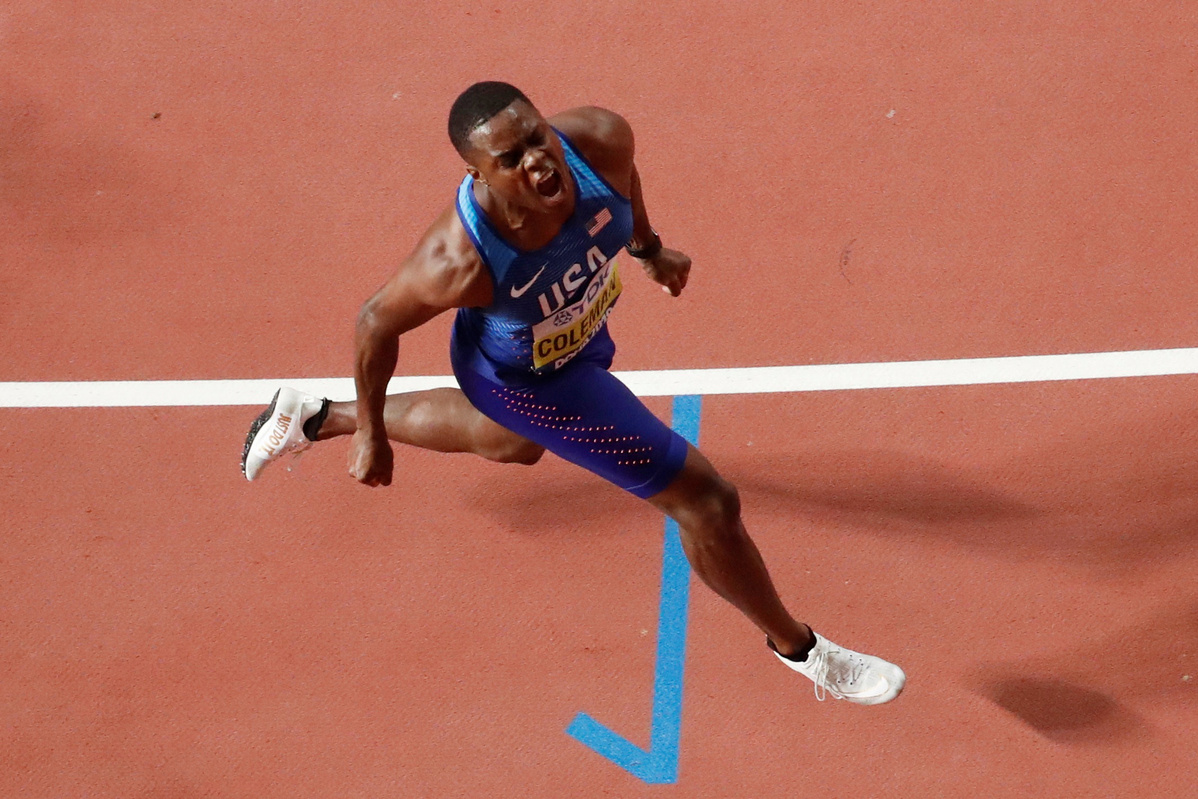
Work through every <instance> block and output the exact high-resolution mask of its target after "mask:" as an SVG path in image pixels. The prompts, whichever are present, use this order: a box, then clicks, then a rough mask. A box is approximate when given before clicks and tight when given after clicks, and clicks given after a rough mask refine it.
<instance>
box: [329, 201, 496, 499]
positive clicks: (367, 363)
mask: <svg viewBox="0 0 1198 799" xmlns="http://www.w3.org/2000/svg"><path fill="white" fill-rule="evenodd" d="M491 290H492V287H491V278H490V274H489V273H488V272H487V269H486V267H485V266H484V265H483V263H482V261H481V260H480V259H479V257H478V254H477V252H475V250H474V248H473V246H472V245H471V244H470V241H469V238H468V237H467V235H466V232H465V230H464V229H463V228H462V226H461V223H460V222H459V220H458V218H457V213H456V211H455V209H454V208H453V207H452V206H451V207H449V208H447V209H446V210H445V211H444V212H443V213H442V214H441V215H440V216H439V217H438V218H437V220H436V221H435V222H434V223H433V224H432V226H431V227H430V228H429V230H428V232H426V233H425V235H424V237H423V238H422V239H421V240H420V243H419V244H417V245H416V248H415V250H414V251H413V252H412V254H411V255H410V256H408V257H407V258H406V259H405V260H404V262H403V263H402V264H400V266H399V268H398V269H397V270H396V272H395V274H394V275H393V276H392V277H391V278H390V279H389V280H388V281H387V282H386V283H385V284H384V285H383V287H382V288H380V289H379V290H378V291H377V292H376V293H375V294H374V296H373V297H371V298H370V299H369V300H367V301H366V303H365V304H364V305H363V306H362V310H361V311H360V312H359V313H358V321H357V328H356V333H355V345H356V354H355V358H354V384H355V386H356V388H357V393H358V400H357V423H358V432H357V433H356V434H355V435H354V446H353V450H352V451H351V472H352V473H353V474H354V476H355V477H357V478H358V479H359V480H360V481H362V482H364V483H367V484H369V485H379V484H383V485H386V484H388V483H390V459H389V458H386V457H385V456H384V455H383V454H382V450H383V449H386V452H388V453H389V452H390V445H389V444H388V443H387V432H386V427H385V424H384V421H383V408H384V407H385V405H386V401H387V396H386V395H387V383H388V382H389V381H390V379H391V375H392V374H393V373H394V372H395V365H396V361H397V359H398V355H399V337H400V336H402V335H403V334H404V333H407V332H408V331H409V330H413V329H415V328H417V327H419V326H420V325H422V324H424V323H425V322H427V321H429V320H430V319H432V318H433V317H435V316H437V315H438V314H441V313H443V312H444V311H447V310H449V309H451V308H461V307H466V306H481V305H487V304H489V303H490V301H491ZM384 467H385V468H384ZM384 472H385V474H384Z"/></svg>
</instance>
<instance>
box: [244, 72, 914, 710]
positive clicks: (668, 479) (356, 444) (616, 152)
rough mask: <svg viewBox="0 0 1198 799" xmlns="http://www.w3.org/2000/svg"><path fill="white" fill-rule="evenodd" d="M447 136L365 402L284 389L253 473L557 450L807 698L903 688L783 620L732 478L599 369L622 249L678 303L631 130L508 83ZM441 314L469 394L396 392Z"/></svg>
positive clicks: (378, 334) (384, 292) (371, 479)
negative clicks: (792, 675) (681, 554)
mask: <svg viewBox="0 0 1198 799" xmlns="http://www.w3.org/2000/svg"><path fill="white" fill-rule="evenodd" d="M449 138H450V141H451V142H452V143H453V145H454V147H455V148H456V149H457V151H458V153H459V154H460V155H461V156H462V158H463V160H464V161H465V162H466V173H467V174H466V177H465V178H464V179H463V180H462V183H461V185H460V186H459V187H458V191H457V197H456V201H455V202H454V203H452V204H451V205H449V207H447V208H446V209H445V210H444V211H443V212H442V213H441V215H440V216H439V217H437V219H436V220H435V221H434V222H433V224H432V226H431V227H430V228H429V229H428V231H427V232H426V233H425V234H424V236H423V238H422V239H421V240H420V242H419V243H418V244H417V245H416V248H415V251H414V252H413V253H412V254H411V255H410V256H408V258H407V259H406V260H405V261H403V263H402V264H400V266H399V268H398V270H397V271H396V272H395V274H394V275H393V276H392V277H391V278H390V279H389V280H388V281H387V283H386V284H384V285H383V287H382V288H381V289H380V290H379V291H378V292H377V293H376V294H375V295H374V296H373V297H371V298H370V299H369V300H368V301H367V302H366V304H365V305H364V306H363V308H362V310H361V312H360V313H359V315H358V320H357V335H356V348H357V354H356V360H355V365H354V381H355V385H356V388H357V400H356V402H330V401H329V400H328V399H320V398H317V397H312V396H307V395H305V394H303V393H301V392H298V391H295V390H293V389H288V388H282V389H280V390H279V391H278V392H277V393H276V394H275V397H274V400H273V401H272V402H271V404H270V406H269V407H268V408H267V409H266V410H265V411H263V412H262V414H261V415H260V416H258V418H257V419H255V420H254V423H253V424H252V426H251V427H250V431H249V435H248V436H247V437H246V443H245V450H244V452H243V455H242V471H243V472H244V473H245V476H246V477H247V478H248V479H250V480H253V479H255V478H256V477H257V476H258V475H259V473H260V472H261V470H262V468H263V467H264V466H266V465H267V464H268V463H270V462H272V461H274V460H276V459H278V458H280V457H281V456H282V455H283V454H285V453H287V452H293V451H297V450H302V449H304V448H306V447H308V446H310V445H311V443H312V442H314V441H322V440H325V439H328V438H333V437H335V436H345V435H352V436H353V441H352V443H351V445H350V450H349V472H350V474H351V475H353V476H354V477H355V478H356V479H357V480H359V481H360V482H362V483H364V484H366V485H369V486H380V485H384V486H385V485H390V483H391V475H392V468H393V453H392V449H391V443H390V442H392V441H397V442H401V443H404V444H409V445H413V446H417V447H423V448H426V449H432V450H437V451H440V452H473V453H475V454H477V455H481V456H482V457H484V458H487V459H490V460H493V461H498V462H501V463H523V464H530V465H531V464H534V463H536V462H537V461H538V460H539V459H540V457H541V455H542V454H543V453H544V452H545V450H549V451H550V452H553V453H555V454H557V455H559V456H560V457H562V458H564V459H566V460H568V461H571V462H572V463H575V464H577V465H579V466H581V467H583V468H584V469H588V470H590V471H592V472H594V473H595V474H597V475H599V476H600V477H603V478H605V479H607V480H609V481H611V482H612V483H614V484H615V485H617V486H619V487H620V488H623V489H624V490H626V491H628V492H630V493H632V494H634V495H635V496H638V497H641V498H643V499H645V500H648V501H649V502H650V503H652V504H653V505H654V506H655V507H657V508H658V509H659V510H661V511H662V512H663V513H666V514H668V515H669V516H671V517H672V518H673V519H675V520H676V521H677V522H678V525H679V528H680V532H681V538H682V544H683V548H684V550H685V552H686V555H687V558H688V559H689V561H690V564H691V566H692V568H693V569H694V570H695V572H696V573H697V574H698V575H699V577H700V578H701V579H702V580H703V582H705V583H706V584H707V585H708V586H710V587H711V588H712V590H714V591H715V592H716V593H717V594H719V595H720V596H722V597H723V598H724V599H726V600H728V601H729V602H731V603H732V604H733V605H735V606H736V607H737V608H738V609H740V610H741V611H742V612H743V613H744V614H745V616H747V617H748V618H749V620H750V621H752V622H753V623H754V624H756V625H757V627H759V628H760V629H761V631H762V632H763V633H765V635H766V643H767V644H768V646H769V647H770V648H771V649H773V651H774V652H775V654H776V655H777V656H778V658H779V659H780V660H781V661H782V662H783V663H785V664H786V665H787V666H789V667H790V668H792V669H794V670H795V671H798V672H799V673H801V674H803V675H805V676H807V677H808V678H810V679H811V680H812V681H813V682H814V683H815V693H816V696H817V697H818V698H820V699H823V698H824V695H825V693H827V694H831V695H832V696H834V697H836V698H838V699H847V700H850V701H852V702H857V703H860V704H866V705H872V704H880V703H882V702H888V701H890V700H892V699H894V698H895V697H896V696H898V694H899V692H900V691H901V690H902V688H903V683H904V682H905V679H906V677H905V675H904V674H903V671H902V669H900V668H899V667H898V666H896V665H894V664H892V663H888V662H887V661H885V660H882V659H881V658H877V657H873V656H871V655H864V654H861V653H858V652H854V651H852V650H849V649H846V648H844V647H841V646H837V645H836V644H833V643H832V642H831V641H829V640H828V639H826V638H824V637H823V636H821V635H819V634H818V633H816V632H814V631H813V630H811V628H810V627H808V626H807V625H805V624H800V623H799V622H797V621H795V620H794V618H792V617H791V615H790V614H789V613H788V612H787V610H786V608H785V607H783V605H782V602H781V600H780V599H779V598H778V594H777V592H776V591H775V590H774V585H773V583H772V582H771V580H770V576H769V574H768V573H767V571H766V568H765V564H764V563H763V562H762V559H761V556H760V554H759V553H758V551H757V547H756V546H755V545H754V544H753V542H752V540H751V539H750V538H749V536H748V534H747V533H746V532H745V527H744V524H743V523H742V522H741V516H740V500H739V497H738V495H737V492H736V489H735V488H734V487H733V486H732V485H731V484H730V483H728V482H727V481H726V480H724V479H723V478H721V477H720V476H719V474H717V473H716V470H715V469H714V468H713V467H712V465H711V463H709V462H708V460H707V459H706V458H705V457H704V456H703V455H702V453H700V452H699V450H697V449H695V448H694V447H693V446H690V445H689V444H688V443H687V442H686V440H685V439H683V438H682V437H681V436H680V435H678V434H677V433H675V432H674V431H672V430H671V429H670V428H669V427H667V426H666V425H665V424H663V423H662V422H661V421H660V420H659V419H658V418H657V417H656V416H654V415H653V414H652V413H651V412H650V411H649V410H648V409H647V408H645V406H644V405H643V404H642V403H641V402H640V400H638V399H637V398H636V397H635V396H634V395H633V394H632V392H631V391H629V390H628V389H627V388H626V387H625V386H624V385H623V384H622V383H621V382H620V381H619V380H618V379H616V378H615V377H614V376H612V374H611V373H610V372H609V371H608V368H609V367H610V366H611V362H612V357H613V355H614V354H615V345H614V344H613V342H612V339H611V337H610V336H609V335H608V330H607V324H606V323H607V317H608V314H609V313H611V310H612V307H613V306H614V305H615V303H616V300H617V298H618V297H619V296H620V292H621V291H622V290H623V284H622V283H621V279H620V274H619V272H618V271H617V267H616V256H617V255H618V254H619V253H620V251H621V250H627V252H628V254H629V255H630V256H631V257H632V258H634V259H636V260H638V261H639V262H640V264H641V266H642V267H643V268H644V271H645V273H646V274H647V275H648V276H649V278H650V279H651V280H653V281H655V282H656V283H659V284H660V285H661V286H662V288H663V290H665V291H667V292H669V293H670V294H671V295H673V296H675V297H676V296H678V295H679V294H680V293H681V292H682V290H683V289H684V288H685V287H686V283H687V279H688V277H689V273H690V267H691V261H690V258H688V257H687V256H686V255H684V254H682V253H681V252H678V251H677V250H671V249H668V248H666V247H663V246H662V243H661V238H660V237H659V236H658V234H657V233H656V232H655V231H654V230H653V228H652V227H651V226H650V224H649V217H648V214H647V213H646V210H645V204H644V201H643V198H642V195H641V185H640V178H639V177H638V175H637V170H636V165H635V163H634V161H633V135H632V129H631V128H630V127H629V125H628V123H627V122H626V121H625V120H624V119H623V118H622V117H620V116H618V115H617V114H614V113H612V112H610V111H605V110H602V109H599V108H576V109H573V110H570V111H565V112H563V113H560V114H557V115H555V116H553V117H551V118H549V119H546V118H545V117H543V116H541V114H540V112H538V111H537V109H536V108H535V107H534V106H533V104H532V103H531V102H529V100H528V98H527V97H525V96H524V94H523V93H522V92H520V91H519V90H518V89H516V88H515V87H513V86H511V85H509V84H506V83H499V82H484V83H478V84H475V85H473V86H471V87H470V88H468V89H467V90H466V91H465V92H463V93H462V94H461V95H460V96H459V97H458V98H457V100H456V101H455V102H454V104H453V108H452V109H451V111H450V114H449ZM450 309H457V316H456V319H455V321H454V327H453V336H452V341H451V344H450V351H451V360H452V363H453V370H454V375H455V376H456V378H457V381H458V384H459V385H460V387H461V388H460V390H458V389H435V390H431V391H416V392H410V393H404V394H392V395H387V394H386V388H387V383H388V381H389V379H390V378H391V375H392V374H393V373H394V371H395V366H396V362H397V359H398V353H399V338H400V336H402V335H403V334H404V333H407V332H408V331H409V330H412V329H413V328H416V327H418V326H419V325H422V324H424V323H425V322H427V321H429V320H430V319H432V318H433V317H435V316H437V315H438V314H440V313H443V312H445V311H448V310H450Z"/></svg>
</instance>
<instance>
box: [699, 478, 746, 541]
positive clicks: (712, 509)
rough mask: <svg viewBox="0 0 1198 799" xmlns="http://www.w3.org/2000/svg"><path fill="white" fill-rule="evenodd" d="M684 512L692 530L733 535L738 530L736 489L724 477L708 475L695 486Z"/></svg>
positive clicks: (737, 497)
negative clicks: (709, 477)
mask: <svg viewBox="0 0 1198 799" xmlns="http://www.w3.org/2000/svg"><path fill="white" fill-rule="evenodd" d="M688 505H689V507H688V508H686V515H688V516H689V517H690V522H691V523H690V524H689V525H687V526H689V527H692V528H694V529H695V531H696V532H698V531H700V530H702V531H704V532H706V533H707V534H709V535H722V534H727V535H736V534H738V532H739V530H740V492H738V491H737V490H736V486H734V485H732V483H729V482H728V481H727V480H725V479H723V478H722V477H719V476H718V475H712V479H711V480H708V481H704V484H703V485H701V486H698V487H697V490H696V491H695V493H694V495H693V498H692V501H691V502H689V503H688Z"/></svg>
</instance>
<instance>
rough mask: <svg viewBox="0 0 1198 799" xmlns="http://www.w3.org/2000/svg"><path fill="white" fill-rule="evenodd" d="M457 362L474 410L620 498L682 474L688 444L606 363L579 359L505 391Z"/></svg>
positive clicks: (647, 492) (646, 493) (655, 488)
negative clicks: (610, 486)
mask: <svg viewBox="0 0 1198 799" xmlns="http://www.w3.org/2000/svg"><path fill="white" fill-rule="evenodd" d="M609 357H610V356H609ZM462 360H465V359H459V358H456V357H455V358H454V359H453V371H454V375H455V376H456V377H457V379H458V385H460V386H461V388H462V392H463V393H465V395H466V398H467V399H469V400H470V402H471V403H472V404H473V405H474V407H475V408H478V410H479V411H481V412H482V413H483V414H484V415H485V416H487V417H488V418H490V419H492V420H493V421H495V422H497V423H499V424H501V425H503V426H504V427H506V428H507V429H508V430H511V431H512V432H513V433H518V434H519V435H522V436H524V437H525V438H527V439H529V440H530V441H533V442H535V443H537V444H540V445H541V446H542V447H544V448H545V449H547V450H549V451H550V452H552V453H553V454H555V455H557V456H558V457H560V458H562V459H564V460H567V461H570V462H571V463H575V464H578V465H579V466H581V467H582V468H584V469H586V470H587V471H590V472H594V473H595V474H597V475H599V476H600V477H602V478H603V479H605V480H608V481H610V482H612V483H614V484H615V485H617V486H619V487H620V488H622V489H624V490H625V491H628V492H629V493H631V494H633V495H635V496H638V497H641V498H642V499H645V498H648V497H651V496H653V495H654V494H656V493H658V492H659V491H661V490H662V489H664V488H665V487H666V486H668V485H669V484H670V483H671V482H672V481H673V480H674V478H675V477H677V476H678V473H679V472H681V471H682V465H683V463H684V462H685V461H686V452H687V443H686V439H685V438H683V437H682V436H680V435H679V434H678V433H675V432H674V431H673V430H671V429H670V428H669V427H667V426H666V425H665V423H663V422H662V421H661V420H660V419H658V418H657V417H656V416H654V415H653V413H652V412H651V411H650V410H649V409H648V408H646V407H645V405H644V403H642V402H641V401H640V400H639V399H637V397H636V395H635V394H633V393H632V392H631V391H629V390H628V387H627V386H625V385H624V384H623V383H621V382H620V381H619V380H618V379H617V378H616V377H615V376H614V375H612V374H611V372H609V371H608V370H607V368H606V366H607V364H605V363H602V362H596V361H595V360H589V359H587V358H585V357H579V358H576V359H575V360H573V361H571V362H570V363H568V364H566V365H565V366H564V367H562V368H561V369H558V370H557V371H556V372H553V373H551V374H548V375H544V376H540V375H538V376H535V377H534V376H530V377H528V378H527V379H524V380H521V381H520V382H519V383H518V384H515V385H504V384H501V383H498V382H495V381H494V380H491V379H488V378H487V377H484V376H483V375H481V374H479V373H478V371H477V370H475V369H474V368H471V366H470V365H467V364H464V363H461V361H462ZM603 360H606V359H603ZM608 362H609V363H610V361H608Z"/></svg>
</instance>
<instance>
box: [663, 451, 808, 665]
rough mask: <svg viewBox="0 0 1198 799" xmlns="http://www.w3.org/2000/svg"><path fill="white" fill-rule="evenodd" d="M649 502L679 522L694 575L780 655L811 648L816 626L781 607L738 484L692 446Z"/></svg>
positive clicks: (789, 654)
mask: <svg viewBox="0 0 1198 799" xmlns="http://www.w3.org/2000/svg"><path fill="white" fill-rule="evenodd" d="M648 501H649V502H650V503H652V504H653V505H654V506H655V507H656V508H658V509H659V510H661V511H662V512H663V513H665V514H666V515H667V516H669V517H670V518H672V519H674V521H676V522H678V528H679V535H680V537H681V539H682V548H683V550H684V551H685V552H686V557H687V560H689V561H690V564H691V568H692V569H694V571H695V574H697V575H699V578H700V579H702V580H703V582H704V583H706V584H707V585H708V587H710V588H711V589H712V590H713V591H715V592H716V593H717V594H719V595H720V596H721V597H723V598H724V599H726V600H728V601H729V602H731V603H732V604H733V605H735V606H736V607H737V608H738V609H739V610H740V611H741V612H742V613H744V614H745V616H747V617H748V618H749V620H750V621H752V622H753V623H754V624H756V625H757V627H758V628H760V629H761V631H762V632H764V633H765V634H766V635H767V636H768V637H769V639H770V640H771V641H773V642H774V646H775V648H776V649H777V650H778V652H779V653H780V654H782V655H786V656H791V655H794V654H796V653H805V652H806V651H807V650H809V649H810V648H811V646H812V644H813V643H814V638H813V634H812V632H811V628H810V627H808V626H807V625H805V624H800V623H799V622H797V621H795V620H794V618H793V617H792V616H791V615H790V613H789V612H788V611H787V610H786V608H785V607H784V606H783V605H782V600H781V599H779V598H778V592H777V591H776V590H775V589H774V583H773V580H771V579H770V575H769V572H768V571H767V570H766V568H765V562H764V561H763V560H762V558H761V553H760V552H758V550H757V546H756V545H755V544H754V543H753V540H752V539H751V538H749V534H748V533H747V532H746V531H745V525H744V522H743V521H742V520H741V515H740V496H739V495H738V494H737V491H736V488H735V486H733V485H732V484H731V483H729V482H728V481H727V480H724V479H723V478H722V477H720V476H719V474H717V473H716V470H715V468H714V467H713V466H712V465H711V463H710V462H709V461H708V460H707V458H705V457H704V456H703V453H701V452H699V450H697V449H695V448H694V447H693V446H692V447H690V448H689V449H688V451H687V455H686V461H685V463H684V464H683V467H682V471H681V472H679V473H678V476H677V477H675V478H674V480H673V482H671V483H670V484H669V485H668V486H667V487H666V488H665V489H664V490H662V491H660V492H658V493H657V494H654V495H653V496H651V497H649V498H648Z"/></svg>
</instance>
